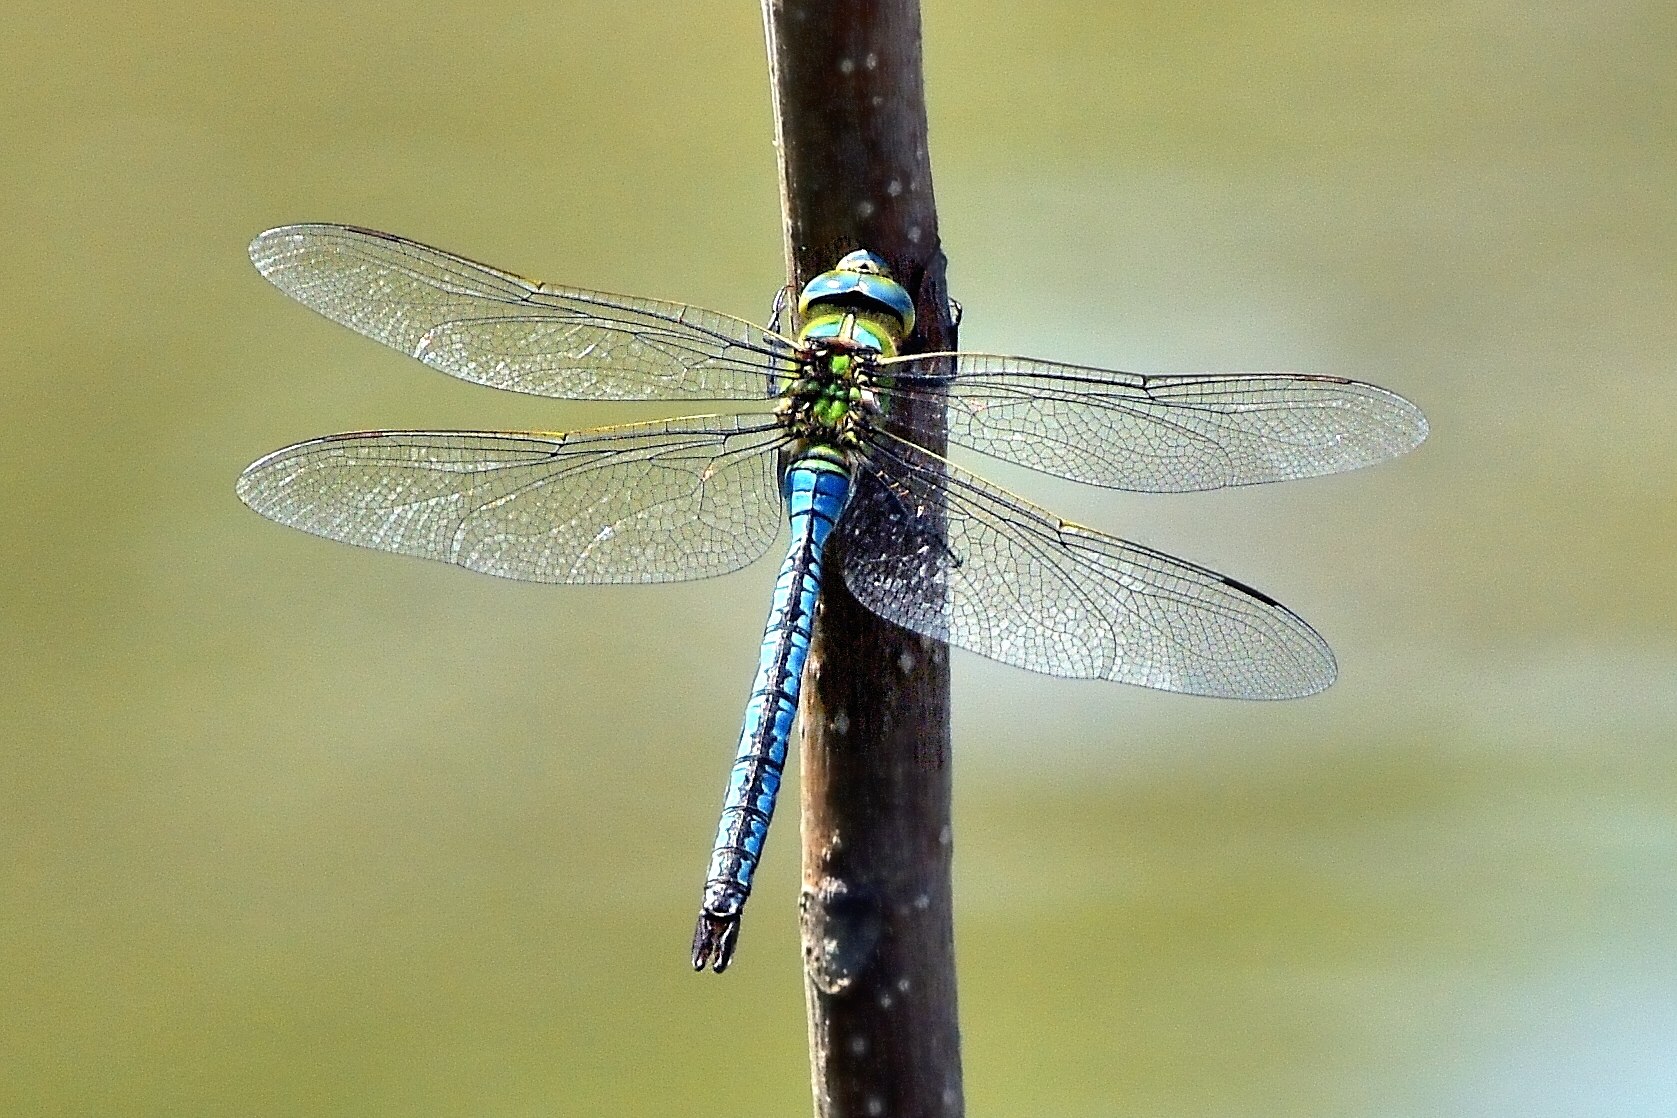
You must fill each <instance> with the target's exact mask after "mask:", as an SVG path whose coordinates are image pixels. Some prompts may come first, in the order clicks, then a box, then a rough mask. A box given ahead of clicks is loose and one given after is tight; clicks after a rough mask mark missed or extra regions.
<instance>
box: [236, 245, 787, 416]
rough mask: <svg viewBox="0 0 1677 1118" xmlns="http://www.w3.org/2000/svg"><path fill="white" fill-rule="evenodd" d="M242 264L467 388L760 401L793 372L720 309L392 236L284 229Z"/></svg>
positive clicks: (777, 347) (777, 348) (781, 354)
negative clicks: (595, 286) (583, 283)
mask: <svg viewBox="0 0 1677 1118" xmlns="http://www.w3.org/2000/svg"><path fill="white" fill-rule="evenodd" d="M250 258H251V261H252V262H253V263H254V264H255V265H256V269H257V271H259V272H261V273H262V275H263V276H265V277H266V278H267V279H268V280H269V282H271V283H273V285H274V286H275V287H278V288H279V289H280V290H281V291H283V292H285V293H286V294H287V295H290V296H291V297H292V298H293V299H296V300H297V301H298V302H300V303H302V304H303V305H305V306H307V307H310V308H311V309H313V310H316V311H319V312H320V313H321V314H323V315H325V316H326V317H327V318H330V319H331V320H332V321H334V322H339V323H342V324H343V325H345V326H348V327H349V328H350V329H351V330H354V331H356V332H357V333H361V334H365V335H366V336H367V337H369V338H372V339H374V340H375V341H380V342H383V343H384V344H385V345H387V346H390V347H391V348H392V349H398V350H401V351H402V352H403V353H406V354H408V355H409V356H411V357H416V358H418V359H419V360H421V361H423V362H425V363H426V364H427V365H430V366H432V367H433V368H436V369H441V370H442V371H443V372H445V373H448V374H450V375H452V376H457V377H459V378H461V379H462V380H469V381H473V382H474V383H477V384H486V385H489V386H490V387H492V388H505V389H509V390H511V391H513V392H526V393H530V394H532V395H536V396H558V397H563V398H565V399H571V400H654V399H658V400H662V399H678V398H685V399H706V400H761V399H764V398H766V397H768V396H772V395H773V394H774V393H775V392H776V391H778V389H779V387H780V384H781V381H782V378H784V377H785V376H786V375H787V374H788V373H789V372H790V371H792V370H793V369H795V368H796V365H797V362H796V357H795V354H796V347H795V346H794V344H793V343H792V342H790V341H788V340H786V339H785V338H782V337H780V336H779V335H778V334H773V333H770V332H768V331H766V330H763V329H762V328H760V327H757V326H753V325H752V324H751V323H749V322H746V321H744V320H743V319H738V318H731V317H729V316H728V315H725V314H718V313H717V312H715V311H707V310H703V309H701V308H698V307H690V306H686V305H685V304H682V303H666V302H661V301H659V300H656V299H640V298H635V297H632V296H624V295H608V294H605V293H603V292H598V291H583V290H580V289H575V288H567V287H550V286H547V285H545V284H537V283H531V282H530V281H529V280H526V279H522V278H520V277H518V276H515V275H513V274H512V273H510V272H503V271H500V270H499V269H496V268H491V267H488V266H487V265H484V264H478V263H475V262H474V261H471V260H467V259H465V258H464V257H460V256H455V255H454V254H453V253H448V252H444V251H442V250H441V249H435V248H431V247H430V246H428V245H422V244H419V243H418V242H416V241H409V240H405V239H403V238H401V237H397V236H393V235H391V234H389V233H378V232H375V231H373V230H371V229H357V228H355V227H353V226H348V225H287V226H282V227H280V228H278V229H270V230H268V231H267V232H266V233H262V234H260V235H259V236H257V238H256V239H255V240H254V241H252V242H251V243H250Z"/></svg>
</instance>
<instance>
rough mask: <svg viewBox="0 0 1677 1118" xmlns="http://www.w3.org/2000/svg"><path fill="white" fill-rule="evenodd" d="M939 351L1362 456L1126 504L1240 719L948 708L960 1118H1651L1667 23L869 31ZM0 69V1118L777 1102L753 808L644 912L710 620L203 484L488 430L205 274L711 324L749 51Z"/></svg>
mask: <svg viewBox="0 0 1677 1118" xmlns="http://www.w3.org/2000/svg"><path fill="white" fill-rule="evenodd" d="M925 20H926V31H927V41H926V57H927V83H928V86H929V93H930V102H931V119H932V131H933V157H934V165H935V170H936V191H937V196H938V199H939V202H940V204H941V217H942V227H943V235H944V240H945V244H946V247H947V250H948V252H949V256H950V259H951V271H950V275H951V280H952V285H953V289H954V292H955V294H956V295H957V296H958V297H959V298H960V299H961V300H962V301H963V303H964V304H965V307H966V323H965V327H964V331H963V342H964V343H965V344H966V345H967V346H968V347H969V348H980V349H994V350H1001V351H1011V352H1020V353H1028V354H1034V355H1038V356H1043V357H1051V358H1060V359H1069V360H1081V361H1088V362H1093V363H1099V364H1106V365H1111V366H1116V367H1120V368H1126V369H1136V370H1157V371H1189V370H1197V369H1253V368H1260V369H1261V368H1286V369H1304V370H1311V371H1322V372H1337V373H1342V374H1348V375H1354V376H1358V377H1361V378H1364V379H1368V380H1372V381H1375V382H1377V383H1380V384H1383V385H1386V386H1388V387H1391V388H1393V389H1396V390H1398V391H1400V392H1403V393H1404V394H1406V395H1408V396H1410V397H1412V398H1413V399H1415V400H1417V401H1418V402H1420V403H1421V404H1422V405H1423V406H1424V407H1425V408H1426V410H1427V412H1428V414H1429V416H1430V418H1431V420H1432V424H1433V435H1432V438H1431V440H1430V441H1429V442H1428V444H1427V445H1426V446H1425V447H1424V448H1422V449H1421V450H1420V451H1419V452H1418V453H1416V454H1415V455H1413V456H1412V457H1410V458H1408V459H1406V460H1404V461H1400V462H1396V463H1392V464H1389V465H1385V466H1381V467H1379V468H1377V469H1373V470H1369V471H1365V472H1363V473H1361V474H1353V475H1347V476H1342V477H1336V478H1324V479H1318V480H1313V481H1307V482H1299V483H1295V484H1292V485H1289V486H1278V487H1270V488H1268V489H1251V490H1245V491H1240V492H1234V493H1226V494H1202V495H1190V496H1172V497H1135V496H1125V495H1114V494H1107V493H1100V492H1094V491H1083V490H1080V489H1079V488H1078V487H1076V486H1071V485H1060V484H1054V483H1049V482H1045V481H1043V480H1041V479H1038V478H1035V477H1032V476H1030V475H1028V474H1024V473H1021V472H1018V471H1009V470H1006V469H1002V468H999V467H996V468H992V467H989V466H985V467H984V468H985V471H986V472H988V473H991V474H992V475H994V476H996V477H997V478H998V479H999V480H1001V481H1003V482H1004V483H1006V484H1010V485H1014V486H1016V487H1018V488H1021V489H1023V490H1024V491H1025V492H1026V493H1027V494H1029V495H1030V496H1032V497H1033V498H1034V499H1036V500H1038V501H1039V502H1040V503H1043V504H1046V505H1048V506H1049V507H1051V508H1054V509H1056V510H1057V511H1060V512H1062V513H1063V514H1065V515H1068V516H1073V517H1075V518H1077V519H1080V520H1083V521H1086V522H1089V523H1093V524H1096V525H1100V526H1103V527H1106V528H1108V529H1110V530H1114V531H1118V532H1121V533H1122V534H1125V535H1128V536H1130V537H1132V538H1135V539H1138V540H1141V541H1143V542H1146V543H1148V544H1150V545H1153V546H1156V547H1160V548H1163V549H1166V550H1169V551H1172V552H1175V553H1178V554H1181V555H1184V556H1187V557H1190V558H1193V559H1195V560H1198V561H1200V562H1204V563H1208V564H1211V565H1213V566H1216V567H1218V568H1220V569H1223V570H1226V571H1228V572H1230V573H1231V574H1234V575H1236V576H1237V577H1240V578H1243V579H1246V580H1249V581H1251V582H1254V583H1255V584H1257V585H1259V586H1262V587H1264V588H1265V589H1267V590H1269V591H1271V592H1272V593H1274V594H1276V595H1277V596H1278V597H1280V598H1282V599H1283V600H1285V601H1286V602H1288V603H1289V604H1290V605H1292V606H1293V607H1294V608H1295V609H1297V610H1298V611H1300V612H1301V613H1303V614H1304V615H1305V616H1307V617H1308V618H1309V619H1310V620H1311V621H1313V622H1314V623H1315V624H1316V625H1317V626H1318V627H1319V628H1320V629H1321V630H1322V631H1323V632H1324V633H1325V634H1326V635H1327V636H1328V638H1329V639H1330V640H1331V641H1332V643H1333V644H1334V646H1335V649H1336V650H1337V652H1338V654H1339V658H1340V661H1341V666H1342V676H1341V679H1340V681H1339V683H1338V684H1337V685H1336V686H1335V687H1334V688H1333V689H1332V690H1331V691H1329V692H1328V693H1326V694H1324V695H1322V696H1320V697H1317V698H1314V699H1311V700H1308V701H1303V702H1296V703H1288V704H1274V705H1262V704H1240V703H1229V702H1217V701H1211V700H1197V699H1192V698H1183V697H1178V696H1169V695H1157V694H1151V693H1143V692H1140V691H1136V690H1132V689H1126V688H1121V687H1115V686H1111V685H1101V684H1087V683H1083V684H1079V683H1071V682H1065V681H1057V680H1051V679H1046V678H1040V677H1034V676H1031V675H1028V674H1026V673H1023V672H1017V671H1013V670H1010V669H1005V668H1001V667H996V666H993V665H990V664H987V663H983V662H980V661H978V660H976V659H975V658H971V657H967V656H964V655H960V654H957V656H956V661H955V664H956V668H955V679H956V689H957V691H956V707H955V709H956V741H957V759H956V765H957V769H956V797H957V798H956V813H957V832H956V844H957V882H956V890H957V897H958V914H959V924H958V929H957V937H958V948H959V955H960V961H961V972H962V980H963V985H962V989H961V997H962V1007H961V1008H962V1025H963V1033H964V1037H965V1043H966V1049H965V1052H966V1066H967V1093H968V1099H969V1102H970V1107H971V1110H972V1112H973V1113H975V1114H1004V1115H1045V1116H1046V1115H1053V1116H1075V1115H1108V1114H1120V1113H1122V1114H1141V1115H1151V1116H1174V1115H1196V1116H1208V1115H1215V1116H1246V1115H1252V1116H1258V1115H1264V1116H1275V1115H1297V1116H1315V1115H1324V1116H1325V1115H1334V1116H1339V1118H1344V1116H1359V1118H1387V1116H1400V1115H1403V1116H1406V1115H1415V1114H1450V1115H1484V1116H1520V1118H1541V1116H1548V1115H1554V1116H1557V1118H1559V1116H1569V1118H1570V1116H1575V1115H1583V1114H1588V1115H1612V1116H1621V1115H1639V1116H1640V1115H1671V1114H1677V579H1674V578H1673V577H1672V576H1673V560H1672V556H1673V553H1674V551H1677V512H1674V511H1673V510H1674V505H1673V491H1674V484H1677V438H1674V437H1673V433H1672V428H1673V419H1674V418H1677V376H1674V375H1673V374H1674V368H1673V354H1674V349H1677V313H1674V308H1677V263H1674V262H1677V201H1674V200H1677V158H1674V157H1677V141H1674V136H1677V131H1674V129H1673V125H1672V122H1673V119H1674V118H1677V67H1674V66H1673V65H1672V62H1671V58H1672V53H1671V49H1672V44H1673V43H1674V42H1677V8H1673V7H1672V6H1671V5H1670V4H1669V3H1662V2H1657V0H1607V2H1603V0H1589V2H1583V0H1563V2H1559V3H1545V4H1511V3H1504V2H1501V0H1457V2H1439V0H1432V2H1424V3H1417V4H1399V5H1385V4H1332V3H1320V2H1308V0H1297V2H1283V0H1257V2H1251V0H1246V2H1242V3H1223V4H1215V3H1214V4H1209V5H1198V6H1193V5H1189V6H1184V5H1165V4H1105V3H1094V2H1088V3H1043V4H1033V5H1030V6H1029V7H1028V8H1016V7H1013V6H1008V5H990V4H983V3H976V2H955V0H928V3H927V5H926V10H925ZM6 24H7V28H6V31H5V34H4V36H3V37H0V89H3V90H4V99H3V100H4V111H3V112H0V221H3V223H4V228H5V230H6V234H7V236H6V238H5V245H6V253H5V256H6V259H5V262H4V265H3V266H0V316H3V322H0V339H3V345H0V369H3V372H0V406H3V408H4V411H3V417H4V421H5V437H4V439H3V440H0V459H3V462H4V478H5V487H4V492H5V499H4V504H3V507H4V510H5V515H4V527H3V528H0V548H3V549H4V554H5V559H6V570H7V572H8V576H7V578H6V580H5V589H4V592H3V593H4V599H3V600H4V608H3V611H0V634H3V639H4V642H5V657H6V686H5V687H4V689H3V693H0V712H3V723H0V765H3V771H0V848H3V849H4V851H5V856H4V858H3V859H0V974H3V975H4V979H3V984H4V990H3V992H0V1112H4V1113H6V1114H16V1115H26V1114H27V1115H114V1114H122V1115H157V1116H163V1115H167V1116H171V1118H181V1116H188V1115H240V1116H245V1115H320V1116H324V1115H363V1114H380V1115H386V1114H390V1115H394V1114H401V1115H412V1116H416V1118H417V1116H431V1115H439V1116H440V1115H472V1116H488V1115H519V1116H524V1115H538V1114H542V1115H545V1114H589V1115H614V1114H624V1115H627V1114H686V1113H695V1112H699V1111H701V1110H703V1111H706V1112H708V1111H711V1110H720V1109H725V1110H727V1111H728V1112H729V1113H736V1114H788V1113H793V1114H795V1113H802V1112H805V1108H806V1107H807V1106H808V1096H807V1092H808V1073H807V1068H806V1063H805V1053H804V1045H805V1041H804V1026H803V1005H802V997H801V990H800V983H799V976H798V950H797V942H796V926H795V916H794V905H795V892H796V877H797V863H798V859H797V857H796V824H795V815H796V812H795V809H793V810H792V811H791V812H788V813H787V814H786V815H785V816H784V817H783V819H782V822H781V825H780V827H779V829H778V830H777V832H776V834H775V836H774V838H773V840H772V841H771V845H770V852H769V857H768V861H767V863H766V866H765V869H764V874H763V880H762V885H761V888H760V892H759V894H758V897H757V899H756V900H755V901H754V902H753V905H752V913H751V919H750V920H749V922H748V923H747V925H746V928H745V935H744V938H743V946H742V950H741V953H740V955H739V957H738V959H737V962H736V965H735V967H734V968H733V970H731V971H730V972H729V973H728V974H727V975H726V976H724V977H722V978H720V979H719V978H716V977H713V976H708V975H707V976H704V977H695V976H694V975H693V974H691V973H690V972H689V971H688V969H687V964H686V951H687V939H688V936H689V932H690V928H691V919H692V912H693V905H694V902H695V901H696V899H697V895H698V887H699V881H700V877H701V873H702V869H703V866H704V863H705V858H706V854H707V851H708V847H709V842H710V838H711V834H712V827H713V819H714V812H715V810H716V807H717V805H718V802H719V798H720V794H721V789H722V785H723V780H724V774H725V770H726V768H727V765H728V758H729V755H730V753H731V750H732V748H733V741H734V737H735V734H736V732H737V725H738V718H739V714H740V709H741V705H742V703H743V700H744V698H745V694H746V691H747V684H748V680H749V677H750V673H751V670H752V667H753V664H754V660H755V656H756V650H757V640H758V635H759V632H760V625H761V623H762V616H763V612H764V610H765V608H766V605H765V603H766V595H767V592H768V589H769V586H770V584H771V582H772V580H773V570H774V561H773V560H768V561H765V562H764V563H762V564H760V565H758V566H756V567H753V568H751V569H750V570H748V571H746V572H743V573H741V574H737V575H734V576H731V577H729V578H726V579H720V580H715V581H711V582H706V583H699V584H690V585H683V586H670V587H662V588H621V589H568V588H544V587H532V586H521V585H515V584H511V583H504V582H497V581H495V580H492V579H487V578H481V577H474V576H471V575H468V574H466V573H463V572H461V571H457V570H453V569H449V568H446V567H442V566H440V565H436V566H434V565H428V564H425V563H421V562H417V561H405V560H401V559H397V558H394V557H391V556H385V555H379V554H375V553H371V552H362V551H357V550H354V549H350V548H345V547H340V546H335V545H331V544H328V543H325V542H323V541H320V540H317V539H314V538H311V537H308V536H304V535H302V534H300V533H296V532H290V531H286V530H283V529H281V528H278V527H275V526H274V525H271V524H269V523H267V522H265V521H263V520H261V519H259V518H257V517H256V516H254V515H252V514H250V513H249V512H247V511H246V510H245V509H244V508H243V507H242V506H240V505H239V503H238V502H237V501H236V500H235V498H234V496H233V492H232V483H233V478H234V477H235V475H236V474H237V472H238V471H239V469H240V468H241V467H243V466H244V465H245V463H246V462H248V461H249V460H251V459H253V458H254V457H256V456H258V455H260V454H262V453H264V452H266V451H268V450H270V449H272V448H274V447H276V446H278V445H281V444H283V443H287V442H291V441H294V440H297V439H300V438H303V437H306V436H310V435H315V434H321V433H326V432H330V431H337V430H349V429H360V428H367V427H374V426H391V427H414V426H441V427H474V426H490V427H541V428H549V429H551V428H555V427H559V428H565V427H576V426H588V425H593V424H595V423H603V422H609V421H615V420H618V419H625V418H635V417H650V416H651V415H653V414H658V409H648V408H644V407H643V408H640V409H633V408H626V407H618V408H611V407H606V406H603V405H586V404H565V403H558V402H551V401H540V400H533V399H527V398H520V397H515V396H511V395H506V394H498V393H495V392H491V391H488V390H486V389H483V388H479V387H475V386H471V385H466V384H463V383H460V382H456V381H453V380H450V379H449V378H447V377H444V376H440V375H438V374H436V373H434V372H431V371H429V370H427V369H424V368H422V367H421V366H419V365H418V364H416V363H414V362H411V361H408V360H406V359H404V358H403V357H401V356H400V355H397V354H394V353H391V352H388V351H385V350H383V349H381V348H380V347H378V346H376V345H374V344H373V343H371V342H368V341H365V340H363V339H359V338H357V337H355V336H353V335H351V334H350V333H349V332H347V331H345V330H342V329H340V328H338V327H335V326H333V325H331V324H329V323H327V322H326V321H324V320H323V319H319V318H317V317H315V316H313V315H312V314H310V313H309V312H307V311H305V310H304V309H302V308H301V307H299V306H297V305H295V304H293V303H291V302H289V301H288V300H286V299H285V298H283V297H282V296H280V295H279V294H278V293H277V292H275V291H274V290H272V289H271V288H269V287H268V286H267V285H266V284H265V283H263V282H262V280H261V279H260V278H259V277H258V276H257V275H256V273H255V272H254V270H253V269H252V268H251V267H250V266H249V264H248V262H247V261H246V259H245V256H244V246H245V244H246V242H247V241H248V240H249V238H250V237H251V235H252V234H254V233H256V232H257V231H258V230H261V229H263V228H265V227H267V226H270V225H275V224H279V223H283V222H290V221H300V220H340V221H350V222H355V223H359V224H364V225H371V226H375V227H378V228H384V229H390V230H393V231H396V232H400V233H403V234H405V235H408V236H411V237H415V238H419V239H422V240H426V241H429V242H432V243H435V244H439V245H443V246H445V247H449V248H452V249H454V250H455V251H458V252H461V253H464V254H466V255H469V256H473V257H476V258H478V259H483V260H487V261H490V262H492V263H496V264H499V265H501V266H503V267H507V268H511V269H514V270H517V271H521V272H523V273H525V274H530V275H534V276H537V277H540V278H545V279H550V280H554V281H559V282H565V283H571V284H578V285H585V286H593V287H601V288H605V289H608V290H619V291H629V292H637V293H642V294H648V295H656V296H662V297H666V298H675V299H681V300H686V301H691V302H696V303H699V304H702V305H706V306H711V307H715V308H718V309H721V310H725V311H729V312H732V313H735V314H740V315H745V316H753V317H761V316H762V315H764V314H765V313H766V308H767V306H768V303H769V300H770V299H771V297H772V295H773V293H774V291H775V288H776V287H777V285H778V284H779V283H780V282H782V276H781V273H780V270H779V269H780V263H781V247H780V240H779V237H780V233H779V220H778V214H777V198H776V186H775V164H774V156H773V151H772V148H771V144H770V140H771V131H770V110H769V102H768V96H767V92H766V82H765V63H764V59H763V48H762V34H761V26H760V22H759V14H758V10H757V6H756V4H754V3H750V2H746V0H736V2H734V3H727V4H724V3H715V2H710V3H681V4H676V3H644V4H635V5H622V4H605V3H554V4H548V5H537V6H534V7H532V6H529V5H517V6H514V5H487V6H485V5H481V4H471V5H466V4H450V3H443V4H406V3H397V2H389V0H383V2H363V3H348V4H344V3H335V4H300V3H291V4H283V5H276V6H260V5H231V4H221V5H216V4H211V5H203V4H195V3H194V4H188V3H181V2H156V3H137V4H132V5H117V6H93V5H57V6H49V5H19V6H16V7H14V8H13V9H12V10H10V11H9V12H8V15H7V17H6Z"/></svg>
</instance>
